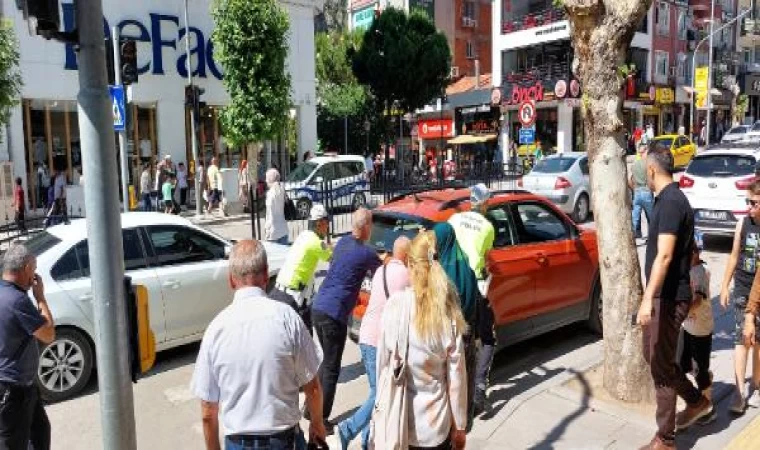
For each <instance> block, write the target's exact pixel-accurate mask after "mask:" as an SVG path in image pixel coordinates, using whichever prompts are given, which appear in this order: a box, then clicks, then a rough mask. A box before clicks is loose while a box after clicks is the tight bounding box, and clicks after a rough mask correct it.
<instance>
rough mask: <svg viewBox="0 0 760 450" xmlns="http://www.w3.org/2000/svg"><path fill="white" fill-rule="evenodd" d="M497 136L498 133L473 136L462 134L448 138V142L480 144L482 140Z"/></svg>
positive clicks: (490, 139) (485, 140)
mask: <svg viewBox="0 0 760 450" xmlns="http://www.w3.org/2000/svg"><path fill="white" fill-rule="evenodd" d="M497 137H498V135H496V134H484V135H482V136H473V135H470V134H463V135H461V136H457V137H455V138H453V139H449V144H451V145H462V144H481V143H483V142H488V141H493V140H495V139H496V138H497Z"/></svg>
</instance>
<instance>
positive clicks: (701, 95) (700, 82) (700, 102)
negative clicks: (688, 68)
mask: <svg viewBox="0 0 760 450" xmlns="http://www.w3.org/2000/svg"><path fill="white" fill-rule="evenodd" d="M708 73H709V72H708V68H707V67H697V69H696V70H695V71H694V90H695V91H696V94H697V108H705V107H706V106H707V77H708Z"/></svg>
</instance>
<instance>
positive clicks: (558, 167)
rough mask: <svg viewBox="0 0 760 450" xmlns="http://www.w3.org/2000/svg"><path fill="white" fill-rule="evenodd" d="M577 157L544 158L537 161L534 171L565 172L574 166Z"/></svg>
mask: <svg viewBox="0 0 760 450" xmlns="http://www.w3.org/2000/svg"><path fill="white" fill-rule="evenodd" d="M576 160H577V158H572V157H564V156H562V157H557V158H544V159H542V160H541V161H539V162H537V163H536V165H535V166H534V167H533V172H538V173H563V172H567V171H568V170H569V169H570V167H572V166H573V164H574V163H575V161H576Z"/></svg>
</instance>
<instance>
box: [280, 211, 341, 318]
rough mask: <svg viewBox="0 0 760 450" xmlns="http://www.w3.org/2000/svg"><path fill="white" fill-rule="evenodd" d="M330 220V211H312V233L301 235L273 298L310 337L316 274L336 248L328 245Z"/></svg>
mask: <svg viewBox="0 0 760 450" xmlns="http://www.w3.org/2000/svg"><path fill="white" fill-rule="evenodd" d="M329 225H330V220H329V216H328V215H327V210H325V207H324V206H323V205H320V204H315V205H314V206H312V207H311V211H310V213H309V229H308V230H304V231H302V232H301V234H299V235H298V237H297V238H296V240H295V242H293V245H292V246H291V248H290V252H289V253H288V256H287V258H286V259H285V264H283V266H282V269H280V273H279V274H277V281H276V282H275V286H274V289H272V291H271V292H270V293H269V297H270V298H271V299H273V300H277V301H280V302H283V303H287V304H288V305H290V306H292V307H293V309H295V310H296V312H298V314H299V315H300V316H301V318H302V319H303V321H304V323H305V324H306V328H307V329H308V330H309V333H311V332H312V326H311V300H312V297H313V295H314V272H315V271H316V269H317V264H318V263H319V262H320V261H329V260H330V257H331V256H332V246H331V245H330V244H328V243H327V242H325V238H326V237H327V233H328V231H329Z"/></svg>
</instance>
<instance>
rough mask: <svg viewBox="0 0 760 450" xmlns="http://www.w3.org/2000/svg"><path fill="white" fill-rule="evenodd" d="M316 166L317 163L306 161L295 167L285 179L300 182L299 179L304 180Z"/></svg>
mask: <svg viewBox="0 0 760 450" xmlns="http://www.w3.org/2000/svg"><path fill="white" fill-rule="evenodd" d="M316 168H317V165H316V164H315V163H313V162H310V161H307V162H305V163H303V164H301V165H300V166H298V167H296V169H295V170H294V171H292V172H290V174H289V175H288V178H287V179H286V181H291V182H294V183H300V182H301V181H304V180H305V179H306V178H308V177H309V175H311V173H312V172H314V169H316Z"/></svg>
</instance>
